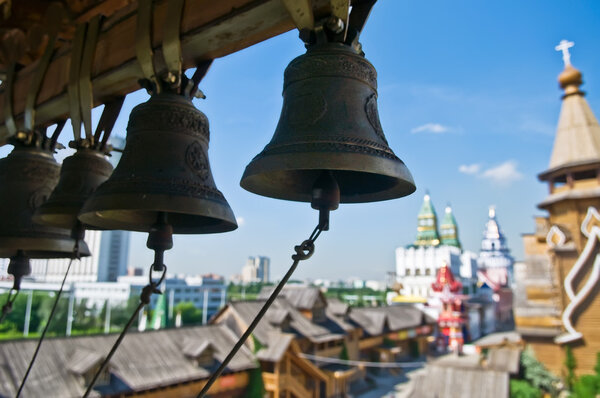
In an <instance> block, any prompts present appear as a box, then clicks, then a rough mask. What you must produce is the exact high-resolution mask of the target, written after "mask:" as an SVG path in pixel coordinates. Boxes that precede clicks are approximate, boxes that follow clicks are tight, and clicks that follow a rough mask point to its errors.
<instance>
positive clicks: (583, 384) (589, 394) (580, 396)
mask: <svg viewBox="0 0 600 398" xmlns="http://www.w3.org/2000/svg"><path fill="white" fill-rule="evenodd" d="M597 386H598V377H597V376H596V375H583V376H581V377H579V378H578V379H576V380H575V383H574V384H573V390H572V391H573V393H572V394H571V398H594V397H595V396H596V394H597V393H598V387H597Z"/></svg>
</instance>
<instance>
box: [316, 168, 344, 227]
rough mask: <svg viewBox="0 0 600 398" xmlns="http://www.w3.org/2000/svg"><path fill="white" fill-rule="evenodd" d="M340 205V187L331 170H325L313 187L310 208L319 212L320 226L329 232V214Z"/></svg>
mask: <svg viewBox="0 0 600 398" xmlns="http://www.w3.org/2000/svg"><path fill="white" fill-rule="evenodd" d="M339 205H340V187H339V185H338V183H337V181H336V180H335V178H334V177H333V174H332V173H331V171H329V170H323V171H322V172H321V174H320V175H319V177H317V179H316V180H315V182H314V184H313V187H312V198H311V201H310V206H311V207H312V208H313V209H315V210H319V226H318V228H319V229H321V230H322V231H329V212H330V211H331V210H335V209H337V208H338V207H339Z"/></svg>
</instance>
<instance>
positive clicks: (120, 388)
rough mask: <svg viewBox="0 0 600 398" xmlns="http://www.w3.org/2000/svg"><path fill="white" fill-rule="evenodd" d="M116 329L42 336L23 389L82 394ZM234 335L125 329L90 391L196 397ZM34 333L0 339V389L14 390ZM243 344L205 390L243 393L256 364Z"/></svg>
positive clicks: (221, 330) (205, 329)
mask: <svg viewBox="0 0 600 398" xmlns="http://www.w3.org/2000/svg"><path fill="white" fill-rule="evenodd" d="M116 338H117V336H116V335H115V334H109V335H97V336H84V337H67V338H49V339H46V341H45V342H44V345H42V347H41V349H40V352H39V354H38V357H37V360H36V362H35V366H33V368H32V370H31V374H30V375H29V378H28V381H27V383H26V384H25V388H24V390H23V392H22V396H23V397H42V396H43V397H47V398H52V397H56V398H66V397H81V396H82V395H83V393H84V391H85V389H86V388H87V386H88V383H89V382H90V381H91V378H92V377H93V376H94V373H95V372H96V371H97V367H98V366H99V365H100V363H101V362H102V361H103V360H104V355H106V354H107V353H108V352H109V350H110V348H111V346H112V345H113V343H114V341H115V339H116ZM236 340H237V337H236V336H235V335H234V334H233V332H232V331H231V330H229V329H228V328H227V327H225V326H223V325H214V326H199V327H189V328H181V329H167V330H157V331H148V332H142V333H130V334H128V335H126V336H125V339H124V340H123V342H122V344H121V346H120V347H119V349H118V350H117V352H116V353H115V355H114V356H113V357H112V358H111V360H110V363H109V365H108V366H107V369H106V371H105V372H104V374H103V375H101V377H100V379H99V381H98V382H97V383H96V385H95V387H94V390H93V392H92V395H91V396H106V397H111V396H142V397H195V396H196V395H197V394H198V392H199V391H200V389H202V387H203V386H204V384H205V383H206V381H207V380H208V378H209V377H210V375H211V374H212V372H213V371H214V370H215V369H216V368H217V366H218V365H219V363H220V361H222V360H223V359H224V358H225V356H226V355H227V354H228V353H229V350H230V349H231V347H232V346H233V345H234V344H235V342H236ZM36 344H37V341H36V340H13V341H7V342H2V343H0V368H2V371H1V372H0V396H3V397H9V396H10V397H12V396H15V393H16V392H17V389H18V388H19V385H20V382H21V379H22V378H23V375H24V374H25V370H26V368H27V365H28V364H29V361H30V360H31V357H32V355H33V352H34V350H35V347H36ZM256 368H257V364H256V360H255V357H254V355H252V352H251V351H250V350H248V349H247V348H246V347H242V349H241V350H240V352H239V353H238V354H237V355H236V356H235V358H234V359H233V360H232V361H231V362H230V363H229V365H228V366H227V369H225V372H224V373H223V375H222V376H221V377H219V379H218V380H217V382H216V383H215V384H214V385H213V387H212V388H211V389H210V391H209V393H210V396H211V397H243V396H244V393H245V391H246V389H247V386H248V383H249V379H250V377H249V371H250V370H252V369H256Z"/></svg>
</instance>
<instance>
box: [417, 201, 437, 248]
mask: <svg viewBox="0 0 600 398" xmlns="http://www.w3.org/2000/svg"><path fill="white" fill-rule="evenodd" d="M439 244H440V235H439V233H438V227H437V215H436V214H435V209H434V208H433V204H432V203H431V198H430V197H429V193H426V194H425V197H424V198H423V205H422V206H421V211H419V216H418V221H417V239H416V240H415V243H414V245H415V246H439Z"/></svg>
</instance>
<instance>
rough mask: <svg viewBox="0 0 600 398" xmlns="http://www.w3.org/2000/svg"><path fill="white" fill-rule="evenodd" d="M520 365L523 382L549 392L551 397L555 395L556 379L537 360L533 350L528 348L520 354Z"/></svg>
mask: <svg viewBox="0 0 600 398" xmlns="http://www.w3.org/2000/svg"><path fill="white" fill-rule="evenodd" d="M521 365H522V367H523V370H524V372H523V373H524V378H525V380H527V381H528V382H529V383H530V384H531V385H532V386H533V387H535V388H537V389H541V390H544V391H546V392H549V393H550V394H552V395H554V394H555V393H556V386H557V383H558V381H559V380H558V378H557V377H556V376H554V375H553V374H552V373H550V371H548V369H546V367H545V366H544V365H543V364H542V363H541V362H540V361H538V360H537V358H536V357H535V354H534V353H533V350H532V349H531V347H529V346H527V348H526V349H525V350H524V351H523V352H522V353H521Z"/></svg>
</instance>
